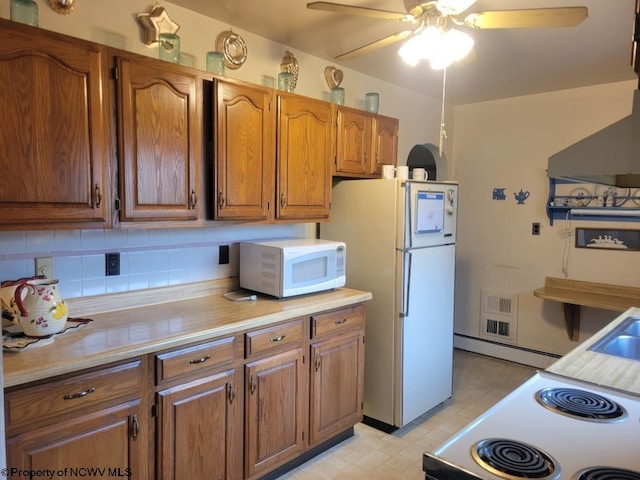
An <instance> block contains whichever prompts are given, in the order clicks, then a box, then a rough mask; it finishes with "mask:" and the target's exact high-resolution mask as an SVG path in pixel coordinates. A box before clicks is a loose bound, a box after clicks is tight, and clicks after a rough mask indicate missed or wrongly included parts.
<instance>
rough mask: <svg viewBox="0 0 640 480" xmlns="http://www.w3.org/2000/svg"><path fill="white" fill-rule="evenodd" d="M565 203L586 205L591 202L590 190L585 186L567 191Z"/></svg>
mask: <svg viewBox="0 0 640 480" xmlns="http://www.w3.org/2000/svg"><path fill="white" fill-rule="evenodd" d="M567 203H568V204H569V206H570V207H586V206H587V205H589V203H591V192H589V190H587V189H586V188H582V187H578V188H575V189H573V190H571V193H569V198H568V199H567Z"/></svg>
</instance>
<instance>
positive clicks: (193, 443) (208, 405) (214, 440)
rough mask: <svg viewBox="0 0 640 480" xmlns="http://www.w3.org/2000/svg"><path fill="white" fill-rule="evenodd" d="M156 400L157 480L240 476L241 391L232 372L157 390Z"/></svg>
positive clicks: (236, 477) (235, 477) (233, 371)
mask: <svg viewBox="0 0 640 480" xmlns="http://www.w3.org/2000/svg"><path fill="white" fill-rule="evenodd" d="M157 402H158V405H159V412H160V417H159V419H158V439H159V440H158V451H157V461H158V476H157V478H159V479H162V480H182V479H189V478H192V479H197V478H215V479H239V478H242V390H240V391H238V390H237V382H236V375H235V370H228V371H226V372H222V373H220V374H217V375H212V376H209V377H206V378H203V379H200V380H196V381H193V382H190V383H187V384H183V385H178V386H176V387H173V388H168V389H166V390H163V391H161V392H158V394H157Z"/></svg>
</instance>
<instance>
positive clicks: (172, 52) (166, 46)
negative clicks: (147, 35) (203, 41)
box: [158, 33, 180, 63]
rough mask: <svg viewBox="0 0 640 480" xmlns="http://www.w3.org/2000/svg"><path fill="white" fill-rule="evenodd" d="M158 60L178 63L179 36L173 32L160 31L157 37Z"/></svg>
mask: <svg viewBox="0 0 640 480" xmlns="http://www.w3.org/2000/svg"><path fill="white" fill-rule="evenodd" d="M158 42H159V46H158V56H159V58H160V60H164V61H166V62H171V63H180V37H179V36H178V35H176V34H175V33H161V34H160V36H159V39H158Z"/></svg>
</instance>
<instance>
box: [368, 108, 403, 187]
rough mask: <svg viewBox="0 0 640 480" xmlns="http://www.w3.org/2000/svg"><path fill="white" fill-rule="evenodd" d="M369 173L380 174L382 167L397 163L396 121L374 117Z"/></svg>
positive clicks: (394, 119)
mask: <svg viewBox="0 0 640 480" xmlns="http://www.w3.org/2000/svg"><path fill="white" fill-rule="evenodd" d="M373 125H374V130H373V152H374V153H373V158H372V162H371V173H373V174H376V175H381V174H382V165H396V164H397V163H398V119H396V118H390V117H383V116H380V115H378V116H376V117H375V118H374V121H373Z"/></svg>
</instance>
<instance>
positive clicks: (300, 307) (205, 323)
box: [3, 288, 372, 387]
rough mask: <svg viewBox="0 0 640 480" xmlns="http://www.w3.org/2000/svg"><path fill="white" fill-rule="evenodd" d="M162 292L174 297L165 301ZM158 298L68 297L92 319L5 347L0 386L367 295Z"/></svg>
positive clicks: (226, 332)
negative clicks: (107, 306)
mask: <svg viewBox="0 0 640 480" xmlns="http://www.w3.org/2000/svg"><path fill="white" fill-rule="evenodd" d="M167 293H171V294H172V295H171V298H179V299H177V300H175V301H166V298H167ZM126 295H131V296H135V293H129V294H126ZM182 296H185V295H182ZM157 297H158V298H163V297H164V299H165V300H164V302H163V303H156V304H151V305H140V306H134V307H128V308H122V305H127V304H128V303H127V301H122V302H119V303H115V304H116V305H119V306H120V308H122V309H119V310H113V311H104V312H100V313H91V312H90V309H89V310H87V311H86V312H85V311H81V310H80V309H78V310H74V307H73V303H72V302H69V303H70V308H69V311H70V316H72V317H78V316H79V315H78V313H81V314H82V315H83V316H86V317H88V318H91V320H93V321H92V322H91V323H89V324H87V325H84V326H82V327H79V328H77V329H73V330H68V331H67V332H65V333H63V334H61V335H56V336H55V337H54V341H53V343H51V344H49V345H43V346H37V344H36V345H34V346H32V347H29V349H27V350H25V351H20V352H5V353H4V355H3V360H4V387H12V386H16V385H21V384H25V383H29V382H33V381H37V380H42V379H45V378H49V377H53V376H56V375H61V374H65V373H71V372H75V371H79V370H83V369H85V368H90V367H95V366H99V365H104V364H107V363H111V362H115V361H119V360H125V359H127V358H133V357H137V356H139V355H145V354H148V353H152V352H156V351H160V350H164V349H168V348H173V347H179V346H182V345H186V344H189V343H193V342H198V341H203V340H207V339H211V338H215V337H220V336H223V335H231V334H234V333H237V332H239V331H242V330H247V329H252V328H257V327H263V326H265V325H269V324H272V323H276V322H280V321H283V320H288V319H291V318H296V317H299V316H304V315H310V314H312V313H315V312H320V311H323V310H331V309H334V308H339V307H344V306H347V305H352V304H355V303H360V302H363V301H366V300H370V299H371V298H372V295H371V293H369V292H363V291H360V290H353V289H349V288H339V289H335V290H331V291H327V292H323V293H317V294H311V295H304V296H299V297H295V298H291V299H285V300H278V299H275V298H273V297H267V296H261V295H258V300H257V301H239V302H236V301H231V300H228V299H227V298H225V297H224V296H223V295H222V294H221V293H217V294H207V295H204V296H200V297H195V298H181V295H180V293H179V292H177V293H176V290H175V289H173V290H171V289H167V291H166V292H162V291H161V292H160V293H159V294H158V295H157ZM120 298H123V297H120ZM124 298H128V297H124ZM83 308H85V309H87V306H86V305H85V306H84V307H83ZM76 311H77V312H78V313H75V312H76ZM86 313H89V315H86Z"/></svg>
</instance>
